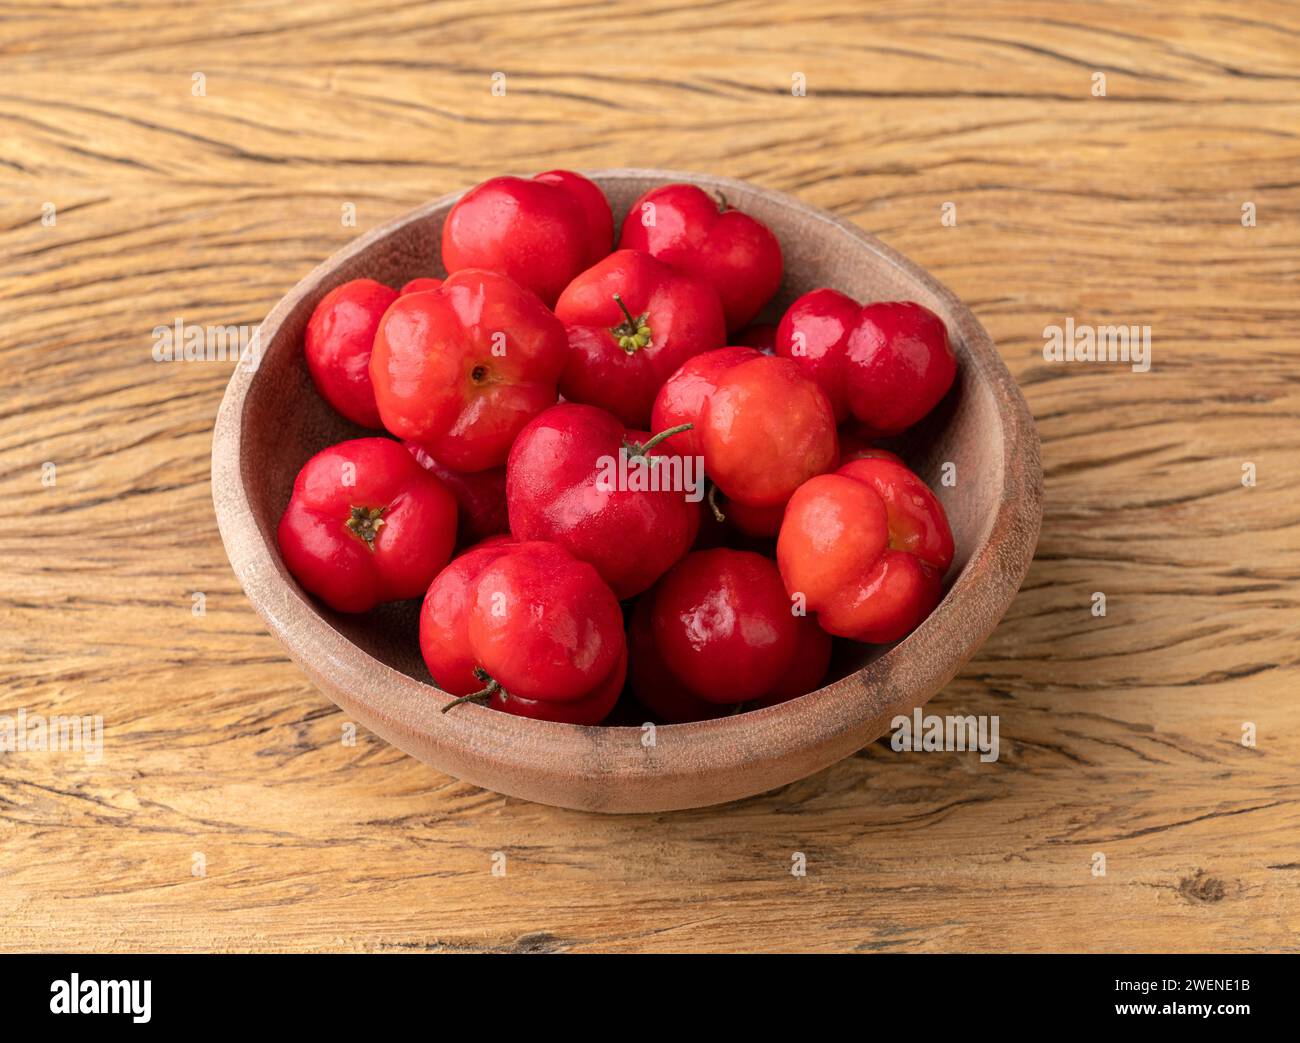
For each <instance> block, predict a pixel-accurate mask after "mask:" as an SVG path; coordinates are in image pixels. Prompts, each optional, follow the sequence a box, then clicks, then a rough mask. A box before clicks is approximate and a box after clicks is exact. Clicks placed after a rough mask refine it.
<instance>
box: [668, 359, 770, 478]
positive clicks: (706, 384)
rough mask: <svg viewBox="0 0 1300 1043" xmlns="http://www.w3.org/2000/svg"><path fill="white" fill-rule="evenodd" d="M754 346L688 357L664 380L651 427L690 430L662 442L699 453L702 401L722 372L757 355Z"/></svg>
mask: <svg viewBox="0 0 1300 1043" xmlns="http://www.w3.org/2000/svg"><path fill="white" fill-rule="evenodd" d="M758 355H759V353H758V352H757V351H755V350H754V349H753V348H743V347H731V348H717V349H716V350H714V351H706V352H704V353H703V354H702V355H696V356H695V357H694V358H691V359H688V360H687V361H686V362H685V363H683V364H682V365H681V367H680V368H678V370H677V371H676V372H675V373H674V374H673V375H672V376H671V377H669V378H668V379H667V380H666V381H664V385H663V387H661V388H660V389H659V393H658V394H657V395H656V396H655V402H654V408H653V409H652V410H651V413H650V426H651V427H652V428H653V429H654V430H656V431H666V430H668V428H670V427H677V426H679V425H681V424H691V425H692V428H691V430H690V431H683V432H682V433H681V434H679V435H673V436H672V438H670V439H668V441H667V442H665V443H664V445H665V446H666V447H667V448H669V449H671V450H672V451H673V452H674V453H681V454H682V455H683V456H700V455H702V453H703V450H702V449H701V447H700V414H701V413H702V412H703V411H704V400H705V399H706V398H708V397H709V396H710V395H711V394H713V389H714V388H716V387H717V386H718V381H719V380H721V379H722V374H724V373H725V372H726V371H727V370H729V369H731V367H732V366H735V365H738V364H739V363H741V362H747V361H748V360H749V359H755V358H758Z"/></svg>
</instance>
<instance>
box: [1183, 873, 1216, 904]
mask: <svg viewBox="0 0 1300 1043" xmlns="http://www.w3.org/2000/svg"><path fill="white" fill-rule="evenodd" d="M1178 893H1179V894H1180V895H1182V896H1183V897H1184V898H1186V899H1187V900H1188V901H1189V902H1221V901H1223V899H1224V897H1225V896H1226V895H1227V893H1228V888H1227V887H1226V885H1225V884H1224V883H1223V881H1222V880H1220V879H1218V878H1217V877H1213V876H1206V875H1205V870H1204V869H1198V870H1197V871H1196V873H1195V875H1193V876H1185V877H1183V878H1182V880H1180V881H1179V882H1178Z"/></svg>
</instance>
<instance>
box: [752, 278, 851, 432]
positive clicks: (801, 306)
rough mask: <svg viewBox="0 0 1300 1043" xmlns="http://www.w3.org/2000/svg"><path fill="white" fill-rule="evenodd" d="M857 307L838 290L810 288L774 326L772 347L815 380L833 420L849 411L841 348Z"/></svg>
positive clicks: (837, 420) (845, 344)
mask: <svg viewBox="0 0 1300 1043" xmlns="http://www.w3.org/2000/svg"><path fill="white" fill-rule="evenodd" d="M861 311H862V308H861V307H860V306H859V305H858V302H857V301H855V300H854V299H853V298H852V297H847V296H845V295H844V294H842V293H840V292H839V291H838V290H828V289H821V290H811V291H810V292H808V293H805V294H804V295H803V296H802V297H800V298H799V299H798V300H796V301H795V302H794V303H793V304H791V305H790V307H789V308H788V309H786V313H785V314H784V315H783V316H781V321H780V323H779V324H778V325H777V328H776V343H775V344H774V346H773V350H774V351H775V352H776V354H778V355H780V356H781V357H782V358H787V359H792V360H793V361H794V362H796V363H798V364H799V367H800V368H801V369H802V370H803V371H804V372H805V373H807V374H808V376H810V377H812V378H813V379H814V380H815V381H817V384H818V386H820V387H821V389H822V390H823V391H824V392H826V397H827V398H828V399H830V403H831V408H832V409H834V410H835V422H836V423H843V422H844V421H845V420H846V419H847V418H848V415H849V396H848V388H847V386H846V381H847V373H846V367H845V362H844V352H845V347H846V346H847V344H848V340H849V333H850V332H852V330H853V325H854V323H856V322H857V321H858V315H859V313H860V312H861Z"/></svg>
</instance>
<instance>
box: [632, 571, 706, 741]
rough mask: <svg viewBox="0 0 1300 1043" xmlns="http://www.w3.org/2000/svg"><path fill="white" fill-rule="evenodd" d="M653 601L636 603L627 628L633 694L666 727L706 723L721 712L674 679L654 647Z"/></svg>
mask: <svg viewBox="0 0 1300 1043" xmlns="http://www.w3.org/2000/svg"><path fill="white" fill-rule="evenodd" d="M653 608H654V597H653V595H649V596H646V597H643V598H641V599H639V600H638V601H637V603H636V608H635V609H633V611H632V623H631V626H629V627H628V633H627V642H628V658H629V661H630V676H631V682H632V691H633V693H634V694H635V695H636V697H637V701H638V702H640V703H641V705H642V706H644V707H645V708H646V709H647V710H649V711H650V712H651V713H652V714H654V716H655V718H656V719H657V720H659V721H663V722H664V723H666V724H685V723H687V722H689V721H707V720H708V719H709V718H711V717H717V716H718V714H719V713H720V712H721V711H720V710H719V708H718V704H717V703H715V702H711V701H709V700H708V699H701V698H700V697H699V696H697V695H693V694H692V693H691V691H690V690H689V689H688V688H687V687H686V686H685V685H684V684H682V682H681V681H679V680H678V679H677V678H676V677H674V676H673V673H672V671H671V670H669V669H668V667H667V666H665V665H664V661H663V658H662V657H661V656H660V655H659V649H658V648H656V647H655V636H654V626H653V623H652V615H653Z"/></svg>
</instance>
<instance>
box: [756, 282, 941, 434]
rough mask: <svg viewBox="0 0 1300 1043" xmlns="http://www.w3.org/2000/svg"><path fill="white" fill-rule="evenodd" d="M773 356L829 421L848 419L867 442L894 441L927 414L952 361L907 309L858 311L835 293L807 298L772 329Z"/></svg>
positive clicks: (928, 323) (929, 325)
mask: <svg viewBox="0 0 1300 1043" xmlns="http://www.w3.org/2000/svg"><path fill="white" fill-rule="evenodd" d="M776 353H777V354H778V355H780V356H782V357H784V358H789V359H792V360H794V361H795V362H796V363H798V364H799V365H800V367H801V368H802V369H803V370H804V372H805V373H807V374H808V375H809V376H810V377H812V378H813V379H814V380H816V381H817V383H818V384H819V385H820V386H821V388H822V390H823V391H825V392H826V394H827V396H828V397H829V398H830V400H831V405H832V407H833V408H834V410H835V418H836V420H837V421H838V420H844V419H845V418H846V417H848V416H849V415H852V416H854V417H856V418H857V419H858V420H859V421H861V422H862V424H863V425H864V427H865V429H866V431H867V433H868V434H870V435H871V436H873V437H875V436H881V435H896V434H899V433H900V432H902V431H905V430H906V429H907V428H909V427H911V426H912V425H913V424H915V423H916V422H917V421H918V420H920V419H921V418H922V417H924V416H925V415H926V414H927V413H929V412H930V410H932V409H933V408H934V407H935V406H936V405H938V403H939V400H940V399H942V398H943V396H944V395H945V394H947V392H948V388H949V387H951V386H952V381H953V377H954V376H955V375H956V372H957V358H956V356H955V355H954V354H953V351H952V345H951V344H950V343H949V341H948V330H947V328H946V327H945V326H944V324H943V320H942V319H940V318H939V316H937V315H936V314H934V312H932V311H930V309H928V308H926V307H923V306H922V305H920V304H916V303H913V302H911V301H885V302H881V303H878V304H868V305H867V306H866V307H859V306H858V304H857V302H856V301H854V300H853V299H852V298H851V297H846V296H845V295H844V294H842V293H839V292H837V291H835V290H827V289H822V290H813V291H812V292H810V293H806V294H804V295H803V296H802V297H800V298H799V299H798V300H797V301H795V302H794V303H793V304H792V305H790V308H789V310H788V311H787V312H786V313H785V315H784V316H783V317H782V319H781V324H780V326H778V327H777V334H776Z"/></svg>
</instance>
